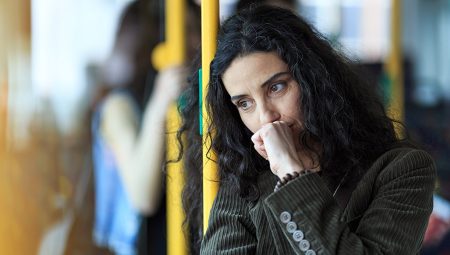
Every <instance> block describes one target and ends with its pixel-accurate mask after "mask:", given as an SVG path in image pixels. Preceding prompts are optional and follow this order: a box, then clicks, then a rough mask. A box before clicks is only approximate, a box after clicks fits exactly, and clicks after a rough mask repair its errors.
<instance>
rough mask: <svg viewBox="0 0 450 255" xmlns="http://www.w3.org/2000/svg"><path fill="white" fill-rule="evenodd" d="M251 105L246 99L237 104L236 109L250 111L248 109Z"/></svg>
mask: <svg viewBox="0 0 450 255" xmlns="http://www.w3.org/2000/svg"><path fill="white" fill-rule="evenodd" d="M252 105H253V102H252V101H251V100H248V99H243V100H241V101H239V102H238V103H237V107H238V108H241V109H242V110H244V111H245V110H248V109H250V107H252Z"/></svg>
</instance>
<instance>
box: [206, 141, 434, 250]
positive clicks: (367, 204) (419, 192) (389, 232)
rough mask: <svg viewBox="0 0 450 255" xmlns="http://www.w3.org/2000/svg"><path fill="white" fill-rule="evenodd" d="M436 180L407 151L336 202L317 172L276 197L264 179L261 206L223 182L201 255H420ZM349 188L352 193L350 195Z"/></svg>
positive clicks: (430, 167) (429, 167) (424, 161)
mask: <svg viewBox="0 0 450 255" xmlns="http://www.w3.org/2000/svg"><path fill="white" fill-rule="evenodd" d="M435 178H436V170H435V166H434V163H433V160H432V159H431V157H430V156H429V155H428V154H427V153H426V152H424V151H421V150H414V149H409V148H401V149H394V150H391V151H389V152H387V153H385V154H383V155H382V156H381V157H380V158H378V159H377V160H376V161H375V163H374V164H373V165H372V166H371V167H370V168H369V169H368V170H367V172H366V173H365V174H364V175H363V176H362V177H361V178H360V181H359V182H358V183H357V185H355V186H354V187H353V188H351V187H346V188H343V189H342V190H338V192H337V195H336V198H335V197H333V194H332V193H333V192H334V190H333V191H330V188H329V187H328V186H327V182H326V181H324V179H323V178H322V177H320V176H319V175H318V174H316V173H312V174H306V175H303V176H300V177H298V178H296V179H295V180H292V181H290V182H288V183H287V184H286V185H285V186H283V187H282V188H281V189H280V190H279V191H277V192H274V191H273V188H274V186H275V184H276V180H277V179H276V177H275V176H274V175H273V174H272V173H271V172H269V171H268V172H266V173H264V174H261V176H260V177H259V178H258V188H259V190H260V197H259V199H258V200H257V201H256V202H248V201H246V200H244V199H242V198H240V197H239V194H238V192H237V191H236V189H235V188H232V187H231V186H230V185H227V184H222V185H221V187H220V189H219V193H218V195H217V198H216V200H215V201H214V205H213V208H212V210H211V214H210V219H209V225H208V229H207V232H206V234H205V236H204V239H203V242H202V247H201V252H200V253H201V254H280V255H281V254H283V255H285V254H307V255H314V254H320V255H322V254H323V255H325V254H326V255H331V254H352V255H353V254H355V255H358V254H395V255H402V254H405V255H411V254H417V253H418V252H419V250H420V247H421V243H422V240H423V235H424V232H425V229H426V226H427V222H428V217H429V215H430V213H431V211H432V207H433V202H432V201H433V200H432V195H433V189H434V183H435ZM345 189H351V190H350V191H349V190H347V191H348V195H345V193H346V191H345ZM340 194H341V198H339V196H340ZM345 197H346V198H345Z"/></svg>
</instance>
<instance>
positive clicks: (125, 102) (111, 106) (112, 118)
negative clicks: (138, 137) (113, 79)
mask: <svg viewBox="0 0 450 255" xmlns="http://www.w3.org/2000/svg"><path fill="white" fill-rule="evenodd" d="M138 121H139V116H138V112H137V108H136V104H135V102H134V99H133V98H132V97H131V95H129V94H128V93H124V92H123V93H118V92H114V93H111V94H110V95H108V96H107V97H106V98H105V99H104V101H103V107H102V109H101V118H100V130H101V131H102V133H104V134H105V135H106V134H110V133H111V134H114V133H117V132H121V130H123V129H124V127H128V126H132V127H135V126H137V125H138Z"/></svg>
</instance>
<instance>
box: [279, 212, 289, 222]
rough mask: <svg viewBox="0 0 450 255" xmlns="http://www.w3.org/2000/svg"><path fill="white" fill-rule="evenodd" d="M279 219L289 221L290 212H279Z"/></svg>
mask: <svg viewBox="0 0 450 255" xmlns="http://www.w3.org/2000/svg"><path fill="white" fill-rule="evenodd" d="M280 220H281V222H283V223H288V222H289V221H291V214H290V213H288V212H286V211H285V212H282V213H281V214H280Z"/></svg>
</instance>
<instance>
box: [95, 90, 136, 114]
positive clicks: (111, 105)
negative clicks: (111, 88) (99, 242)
mask: <svg viewBox="0 0 450 255" xmlns="http://www.w3.org/2000/svg"><path fill="white" fill-rule="evenodd" d="M134 107H135V102H134V99H133V97H132V96H131V95H130V94H128V93H125V92H113V93H110V94H109V95H108V96H106V98H105V99H104V100H103V112H105V113H106V112H112V111H120V112H121V111H123V110H133V111H134Z"/></svg>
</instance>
